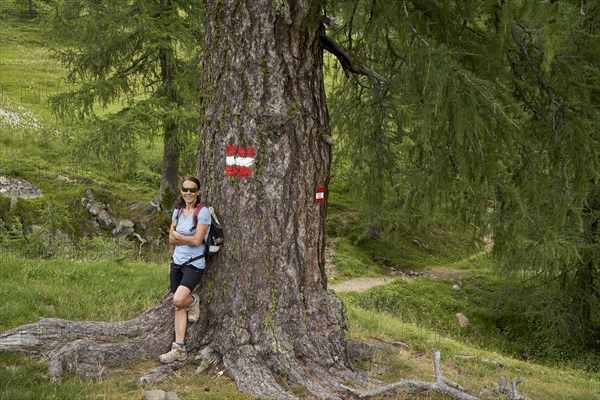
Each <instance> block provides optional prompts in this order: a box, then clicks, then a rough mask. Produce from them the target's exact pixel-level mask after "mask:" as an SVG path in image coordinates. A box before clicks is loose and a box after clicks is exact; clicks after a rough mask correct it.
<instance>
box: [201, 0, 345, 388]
mask: <svg viewBox="0 0 600 400" xmlns="http://www.w3.org/2000/svg"><path fill="white" fill-rule="evenodd" d="M318 11H320V10H319V8H318V6H317V5H315V4H312V3H311V2H309V1H300V2H289V4H288V2H280V5H279V7H274V6H273V3H272V2H265V1H245V2H236V3H235V4H229V3H223V2H207V5H206V17H205V26H206V29H207V31H206V37H205V46H204V49H205V57H204V65H203V82H202V93H203V104H202V109H203V110H204V120H203V121H202V125H201V131H200V136H201V144H200V150H199V155H198V166H199V171H198V176H199V178H200V181H201V188H202V191H203V194H204V196H205V197H206V198H207V199H209V200H210V201H211V202H212V203H213V205H215V206H216V208H217V210H218V211H219V213H220V214H221V220H222V221H221V222H222V223H223V226H224V229H225V232H226V244H225V246H224V251H223V252H222V253H221V254H219V255H218V256H217V257H216V258H215V259H214V260H213V261H212V263H213V265H212V267H211V268H209V270H208V271H207V273H206V274H205V278H203V279H204V280H203V284H202V290H201V296H202V303H203V304H204V305H205V307H206V310H205V312H204V313H203V317H202V319H201V321H200V324H199V326H202V328H201V329H194V333H193V336H192V337H193V340H194V343H195V344H197V345H206V344H210V346H212V347H214V348H215V349H216V350H217V351H218V352H219V353H220V354H221V356H222V357H223V363H224V365H225V366H226V368H227V370H228V372H229V373H230V375H231V376H232V377H233V379H234V380H235V381H236V383H237V385H238V387H239V388H240V389H241V390H243V391H245V392H248V393H250V394H253V395H255V396H258V397H261V398H291V397H293V396H292V395H291V394H290V392H288V391H287V389H285V388H284V387H283V386H281V385H279V384H278V383H277V382H276V380H275V379H274V378H273V374H278V375H282V376H285V377H287V378H288V380H289V381H291V382H292V383H295V384H299V385H302V386H305V387H306V388H307V389H308V390H309V391H310V392H311V393H312V394H313V395H315V396H317V397H319V398H336V397H337V395H336V394H335V391H336V390H337V389H339V388H340V387H339V384H338V381H339V380H340V379H345V378H348V377H349V376H352V378H357V377H356V376H355V374H353V373H352V372H351V371H350V369H349V362H348V359H347V357H346V353H345V341H344V331H343V329H344V318H343V315H342V314H341V312H342V308H343V305H342V304H341V302H340V301H339V299H337V298H336V297H335V296H334V295H333V294H332V293H329V292H327V290H326V277H325V216H326V211H327V205H326V203H322V204H316V203H315V192H316V190H317V188H319V187H327V184H328V183H329V174H330V165H331V150H330V147H329V145H327V144H326V143H325V142H324V141H323V140H322V135H323V134H324V133H328V130H329V127H328V116H327V106H326V103H325V90H324V84H323V75H322V66H323V65H322V63H323V58H322V49H321V47H320V42H319V24H318ZM228 146H236V147H242V148H245V149H247V148H252V149H254V151H255V153H256V156H255V158H254V164H253V167H252V176H250V177H240V176H226V173H225V172H226V150H227V147H228Z"/></svg>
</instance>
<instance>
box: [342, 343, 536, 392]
mask: <svg viewBox="0 0 600 400" xmlns="http://www.w3.org/2000/svg"><path fill="white" fill-rule="evenodd" d="M440 359H441V355H440V352H439V351H436V352H435V353H434V369H435V382H424V381H417V380H412V379H402V380H400V381H398V382H395V383H392V384H389V385H384V386H381V387H378V388H376V389H373V390H369V391H361V390H357V389H353V388H350V387H347V386H345V389H346V390H347V391H348V392H349V393H351V394H353V395H354V396H356V397H359V398H367V397H375V396H380V395H382V394H385V393H391V392H395V391H397V390H399V389H402V388H407V387H410V388H414V389H417V390H418V391H424V390H430V391H434V392H437V393H442V394H445V395H448V396H450V397H452V398H453V399H457V400H477V399H478V397H476V396H474V395H472V394H470V393H468V392H467V391H466V390H465V389H464V388H462V387H461V386H460V385H459V384H457V383H455V382H452V381H450V380H448V379H446V378H444V377H443V376H442V369H441V362H440ZM522 381H523V379H522V378H519V379H516V380H514V381H513V385H512V388H511V389H510V390H509V389H508V387H507V385H506V381H505V380H504V378H500V381H499V387H498V388H496V389H487V390H485V391H482V394H483V393H494V394H509V395H510V399H511V400H530V399H529V398H527V397H525V396H521V395H519V394H518V393H517V385H518V384H519V383H521V382H522Z"/></svg>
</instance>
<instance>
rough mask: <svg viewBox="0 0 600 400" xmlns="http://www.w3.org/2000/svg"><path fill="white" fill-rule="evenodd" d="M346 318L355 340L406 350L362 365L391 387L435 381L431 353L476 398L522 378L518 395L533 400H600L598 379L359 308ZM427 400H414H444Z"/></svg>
mask: <svg viewBox="0 0 600 400" xmlns="http://www.w3.org/2000/svg"><path fill="white" fill-rule="evenodd" d="M348 318H349V320H350V332H349V334H350V336H351V337H355V338H361V339H371V338H375V339H383V340H388V341H397V342H402V343H405V344H406V345H407V346H408V348H405V347H398V348H397V350H396V351H394V352H392V353H387V354H380V355H379V356H378V357H376V358H375V359H374V361H373V363H368V364H365V365H363V366H364V367H365V368H366V369H367V370H370V371H371V372H372V373H374V374H375V376H378V377H379V378H380V379H382V380H384V381H387V382H393V381H396V380H398V379H399V378H400V377H401V378H404V379H419V380H424V381H431V380H433V352H434V351H435V350H438V349H439V350H440V351H441V354H442V371H443V374H444V376H445V377H447V378H449V379H450V380H453V381H454V382H457V383H459V384H460V385H462V386H463V387H465V388H466V389H469V390H470V391H472V392H473V393H478V392H479V390H480V389H482V388H486V387H493V386H496V385H497V383H498V379H499V378H500V377H501V376H503V377H505V378H506V379H509V380H511V379H515V378H518V377H522V378H524V379H525V381H524V382H523V383H522V384H521V385H520V386H519V393H521V394H522V395H525V396H528V397H530V398H532V399H538V400H539V399H551V400H563V399H564V400H567V399H568V400H584V399H585V400H592V399H600V374H599V373H595V374H591V373H586V372H583V371H581V370H576V369H571V368H557V367H548V366H541V365H538V364H535V363H532V362H525V361H519V360H515V359H513V358H510V357H506V356H504V355H501V354H499V353H497V352H492V351H486V350H482V349H481V348H478V347H475V346H470V345H468V344H465V343H464V342H462V341H457V340H453V339H450V338H448V337H446V336H443V335H440V334H439V333H436V332H434V331H432V330H429V329H426V328H423V327H422V326H418V325H415V324H412V323H405V322H401V321H399V320H398V319H397V318H395V317H393V316H390V315H389V314H386V313H378V312H373V311H372V310H365V309H362V308H359V307H355V306H349V307H348ZM464 356H467V357H472V358H464ZM484 360H491V361H500V362H502V364H503V365H504V366H503V367H501V368H500V367H498V366H497V365H496V364H493V363H490V362H486V361H484ZM382 366H387V367H386V368H382ZM405 395H406V393H404V394H401V395H399V396H398V397H397V398H398V399H405V398H415V397H408V396H406V397H405ZM428 396H429V395H427V394H425V395H423V397H416V398H419V399H429V398H431V399H433V398H440V399H442V398H445V397H436V396H431V397H428Z"/></svg>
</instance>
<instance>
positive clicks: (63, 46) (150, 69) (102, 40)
mask: <svg viewBox="0 0 600 400" xmlns="http://www.w3.org/2000/svg"><path fill="white" fill-rule="evenodd" d="M56 10H57V11H56V15H55V18H54V19H53V21H52V36H53V37H55V38H56V39H57V40H60V45H59V46H58V48H57V49H56V55H57V57H58V58H59V60H60V61H61V62H62V63H63V65H64V66H66V67H67V69H68V76H67V83H68V84H70V85H72V86H71V88H72V89H71V90H69V91H66V92H64V93H62V94H59V95H57V96H55V97H53V98H52V107H53V110H54V111H55V112H56V113H57V114H58V115H59V116H61V117H63V118H66V119H69V118H75V119H78V120H86V121H90V122H91V128H90V129H89V131H88V132H87V133H86V135H84V136H83V137H82V138H81V143H80V145H79V146H78V148H79V149H80V154H79V155H80V158H81V159H85V158H86V157H89V153H90V150H92V152H93V154H96V155H97V156H98V157H100V158H101V159H104V160H106V161H108V162H109V163H111V164H112V165H114V166H116V167H117V169H120V170H122V171H124V172H125V173H126V174H130V173H131V172H132V171H134V170H135V168H136V167H137V162H138V159H139V155H138V148H139V145H140V143H143V142H142V141H144V142H147V141H152V140H153V139H154V138H156V137H162V138H163V142H164V143H163V144H164V153H163V166H162V176H161V188H160V195H159V198H158V200H163V198H162V195H163V194H169V195H168V196H166V197H167V198H165V199H164V201H165V202H166V203H168V204H166V205H167V206H168V205H170V201H171V200H170V198H171V197H173V196H174V195H173V193H177V187H178V186H177V185H178V172H179V162H180V158H182V164H183V165H182V167H183V168H184V169H185V170H188V171H189V170H192V169H193V166H194V165H195V161H194V160H195V158H194V157H193V156H191V154H193V152H195V151H196V146H195V141H194V140H192V137H193V132H194V129H195V127H196V124H197V121H198V120H199V119H198V118H199V117H198V116H199V110H198V106H197V104H198V103H199V97H200V96H199V93H198V90H197V83H198V82H199V79H200V77H199V74H200V70H201V68H200V66H199V64H200V55H201V50H202V26H201V17H200V15H201V12H202V7H201V4H199V2H197V1H189V0H162V1H145V0H138V1H127V2H123V1H93V2H88V1H78V0H64V1H57V2H56ZM192 144H194V146H192ZM186 146H187V147H186ZM182 149H183V152H184V154H183V157H181V156H182V154H181V152H182ZM167 188H168V189H167ZM169 190H170V193H169Z"/></svg>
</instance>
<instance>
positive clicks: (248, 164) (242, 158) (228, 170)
mask: <svg viewBox="0 0 600 400" xmlns="http://www.w3.org/2000/svg"><path fill="white" fill-rule="evenodd" d="M255 156H256V150H255V149H254V147H242V146H235V145H229V146H227V148H226V149H225V164H226V166H225V175H227V176H239V177H240V178H249V177H251V176H252V167H253V166H254V157H255Z"/></svg>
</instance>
